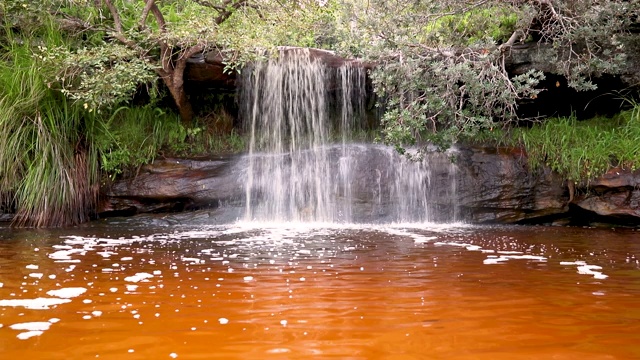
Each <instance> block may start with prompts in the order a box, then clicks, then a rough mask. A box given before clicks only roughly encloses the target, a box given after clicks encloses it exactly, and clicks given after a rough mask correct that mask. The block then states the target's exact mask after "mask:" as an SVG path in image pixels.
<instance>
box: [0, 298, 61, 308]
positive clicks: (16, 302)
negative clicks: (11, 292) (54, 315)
mask: <svg viewBox="0 0 640 360" xmlns="http://www.w3.org/2000/svg"><path fill="white" fill-rule="evenodd" d="M68 302H71V300H68V299H60V298H36V299H10V300H0V307H3V306H7V307H24V308H26V309H30V310H48V309H49V307H50V306H55V305H61V304H66V303H68Z"/></svg>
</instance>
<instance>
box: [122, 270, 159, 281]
mask: <svg viewBox="0 0 640 360" xmlns="http://www.w3.org/2000/svg"><path fill="white" fill-rule="evenodd" d="M152 277H153V275H151V274H149V273H145V272H141V273H136V274H135V275H133V276H127V277H126V278H124V281H128V282H134V283H137V282H149V280H148V279H151V278H152Z"/></svg>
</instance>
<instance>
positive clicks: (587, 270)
mask: <svg viewBox="0 0 640 360" xmlns="http://www.w3.org/2000/svg"><path fill="white" fill-rule="evenodd" d="M560 265H565V266H575V267H576V270H577V271H578V274H581V275H592V276H593V277H594V278H595V279H599V280H604V279H606V278H608V277H609V275H605V274H603V273H602V272H601V271H596V270H602V266H598V265H589V264H587V262H586V261H582V260H577V261H561V262H560Z"/></svg>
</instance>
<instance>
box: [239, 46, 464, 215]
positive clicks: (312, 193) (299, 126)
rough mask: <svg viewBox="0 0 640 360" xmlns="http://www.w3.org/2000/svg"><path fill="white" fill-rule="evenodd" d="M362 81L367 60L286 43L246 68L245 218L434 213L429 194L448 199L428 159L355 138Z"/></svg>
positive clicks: (359, 124) (243, 96)
mask: <svg viewBox="0 0 640 360" xmlns="http://www.w3.org/2000/svg"><path fill="white" fill-rule="evenodd" d="M365 80H366V76H365V70H364V69H363V68H362V67H358V66H352V65H350V64H347V65H343V66H341V67H339V68H337V69H336V68H330V67H327V66H325V65H324V64H323V63H322V62H321V61H319V60H317V59H315V58H313V57H312V56H311V55H310V52H309V50H308V49H288V50H285V51H281V53H280V56H279V58H278V59H272V60H269V61H266V62H262V63H257V64H255V65H253V66H252V67H250V68H248V69H245V72H244V74H243V78H242V80H241V81H242V82H241V87H240V89H241V103H242V105H243V109H242V114H243V120H244V122H245V124H246V125H247V128H248V131H249V133H250V145H249V154H248V157H247V162H246V164H247V165H246V179H245V212H244V217H245V218H244V220H245V221H275V222H285V221H294V222H309V221H313V222H324V223H335V222H342V223H351V222H366V223H380V222H426V221H432V220H434V219H435V217H434V216H433V213H432V210H433V206H432V204H431V203H430V199H431V198H432V195H433V194H435V192H438V194H439V196H440V200H442V199H443V198H446V197H447V196H449V197H450V198H451V197H452V196H453V194H447V192H448V191H449V190H445V191H444V195H443V190H442V189H437V186H435V184H436V182H435V181H432V179H431V178H432V177H433V174H432V168H431V166H430V162H428V161H420V162H412V161H409V160H407V159H406V158H404V157H403V156H401V155H399V154H397V153H396V152H395V151H394V150H393V149H391V148H387V147H384V146H379V145H365V144H351V143H350V140H349V139H350V137H351V135H352V133H353V132H354V131H358V130H359V129H361V128H362V127H364V126H363V125H362V124H364V114H365V111H364V109H365V99H366V89H365V86H366V81H365ZM447 161H448V160H447ZM448 163H450V162H448ZM438 166H440V164H438ZM454 182H455V181H454ZM447 184H448V185H447V189H450V186H449V185H450V184H451V183H450V182H447ZM446 201H447V200H445V202H446ZM440 203H442V201H440ZM448 220H450V221H451V220H455V219H453V218H452V216H450V215H449V216H448Z"/></svg>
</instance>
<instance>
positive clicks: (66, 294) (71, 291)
mask: <svg viewBox="0 0 640 360" xmlns="http://www.w3.org/2000/svg"><path fill="white" fill-rule="evenodd" d="M86 291H87V289H85V288H83V287H68V288H62V289H57V290H49V291H47V295H49V296H55V297H59V298H63V299H71V298H74V297H77V296H80V295H82V294H84V293H85V292H86Z"/></svg>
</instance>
